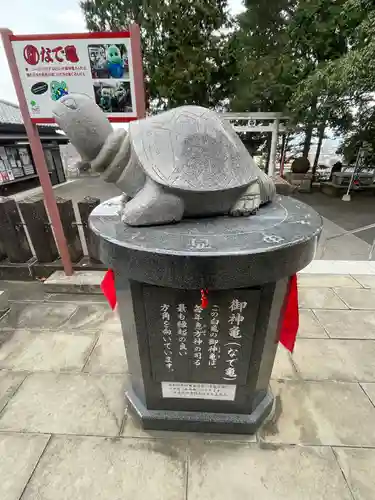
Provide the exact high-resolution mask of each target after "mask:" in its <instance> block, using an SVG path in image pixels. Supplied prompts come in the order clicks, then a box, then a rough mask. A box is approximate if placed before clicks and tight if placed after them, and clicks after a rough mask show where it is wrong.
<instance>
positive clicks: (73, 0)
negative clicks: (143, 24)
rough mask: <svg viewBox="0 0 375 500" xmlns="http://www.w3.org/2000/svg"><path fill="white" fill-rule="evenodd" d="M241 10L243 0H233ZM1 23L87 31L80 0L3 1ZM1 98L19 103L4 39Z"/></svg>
mask: <svg viewBox="0 0 375 500" xmlns="http://www.w3.org/2000/svg"><path fill="white" fill-rule="evenodd" d="M229 4H230V7H231V11H232V12H233V13H238V12H240V11H241V8H242V0H229ZM0 24H1V27H2V28H9V29H11V30H12V31H13V32H14V33H15V34H16V35H21V34H34V33H74V32H82V31H86V26H85V22H84V19H83V16H82V14H81V10H80V8H79V2H78V0H35V1H34V2H32V0H0ZM0 99H6V100H8V101H11V102H17V98H16V94H15V91H14V88H13V83H12V80H11V77H10V74H9V70H8V64H7V62H6V59H5V55H4V51H3V48H2V46H1V42H0Z"/></svg>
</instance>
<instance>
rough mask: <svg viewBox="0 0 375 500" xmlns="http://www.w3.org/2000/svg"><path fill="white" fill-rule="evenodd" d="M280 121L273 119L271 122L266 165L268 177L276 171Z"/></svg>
mask: <svg viewBox="0 0 375 500" xmlns="http://www.w3.org/2000/svg"><path fill="white" fill-rule="evenodd" d="M279 127H280V119H279V118H275V120H274V122H273V130H272V141H271V154H270V162H269V165H268V175H270V176H271V175H274V174H275V170H276V153H277V143H278V140H279Z"/></svg>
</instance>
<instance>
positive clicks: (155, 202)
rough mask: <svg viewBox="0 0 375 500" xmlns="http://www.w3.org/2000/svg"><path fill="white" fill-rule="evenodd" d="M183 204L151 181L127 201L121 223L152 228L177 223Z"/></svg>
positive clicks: (182, 213) (180, 217)
mask: <svg viewBox="0 0 375 500" xmlns="http://www.w3.org/2000/svg"><path fill="white" fill-rule="evenodd" d="M184 208H185V207H184V202H183V200H182V199H181V198H180V197H179V196H176V195H174V194H172V193H167V192H166V191H165V189H164V188H163V187H162V186H160V185H159V184H157V183H156V182H154V181H153V180H151V179H150V178H147V179H146V183H145V185H144V187H143V188H142V189H141V190H140V191H139V192H138V193H137V194H136V195H135V196H134V198H132V199H131V200H130V201H128V202H127V203H126V204H125V206H124V208H123V213H122V221H123V222H125V223H126V224H128V225H129V226H154V225H158V224H168V223H170V222H178V221H180V220H181V219H182V217H183V215H184Z"/></svg>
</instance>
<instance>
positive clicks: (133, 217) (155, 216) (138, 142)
mask: <svg viewBox="0 0 375 500" xmlns="http://www.w3.org/2000/svg"><path fill="white" fill-rule="evenodd" d="M54 116H55V119H56V122H57V124H58V125H59V126H60V127H61V129H62V130H63V131H64V132H65V133H66V134H67V136H68V137H69V139H70V140H71V142H72V144H73V145H74V146H75V147H76V149H77V150H78V152H79V153H80V155H81V156H82V159H83V160H84V161H89V162H90V163H91V167H92V169H93V170H94V171H98V172H101V173H102V176H103V178H104V179H105V180H106V181H107V182H113V183H115V184H116V185H117V186H118V187H119V188H120V189H121V190H122V191H123V193H124V197H123V200H124V203H123V213H122V220H123V221H124V222H125V223H126V224H129V225H131V226H147V225H156V224H166V223H171V222H177V221H180V220H181V219H182V218H183V217H204V216H214V215H226V214H230V215H232V216H249V215H252V214H254V213H256V211H257V210H258V208H259V207H260V206H261V205H262V204H265V203H268V202H270V201H272V199H273V197H274V195H275V192H276V190H275V186H274V184H273V181H272V180H271V178H269V177H268V176H267V175H266V174H264V173H263V172H262V171H261V170H260V169H259V168H258V167H257V166H256V165H255V163H254V161H253V159H252V157H251V156H250V155H249V153H248V151H247V150H246V148H245V146H244V145H243V144H242V142H241V140H240V138H239V137H238V135H237V134H236V132H235V131H234V130H233V128H232V126H231V125H230V124H228V123H226V122H225V121H224V120H221V119H220V116H219V115H218V114H217V113H215V112H213V111H210V110H208V109H205V108H202V107H199V106H182V107H179V108H175V109H172V110H170V111H166V112H164V113H161V114H159V115H155V116H152V117H150V118H146V119H143V120H138V121H134V122H131V123H130V125H129V131H128V132H126V130H124V129H117V130H113V128H112V126H111V124H110V123H109V122H108V120H107V118H106V117H105V115H104V113H103V112H102V111H101V110H100V108H99V107H98V106H97V105H96V104H95V102H94V101H93V100H92V99H91V98H90V97H88V96H86V95H83V94H69V95H67V96H64V97H62V98H61V99H60V100H59V101H58V102H57V103H56V105H55V108H54Z"/></svg>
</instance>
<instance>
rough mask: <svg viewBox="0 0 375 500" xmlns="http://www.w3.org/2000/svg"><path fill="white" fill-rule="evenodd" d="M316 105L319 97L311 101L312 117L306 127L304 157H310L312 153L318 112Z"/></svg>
mask: <svg viewBox="0 0 375 500" xmlns="http://www.w3.org/2000/svg"><path fill="white" fill-rule="evenodd" d="M316 106H317V99H316V98H315V99H313V101H312V103H311V110H310V119H309V121H308V124H307V126H306V129H305V141H304V143H303V151H302V156H303V157H304V158H308V157H309V153H310V146H311V139H312V136H313V131H314V120H315V114H316Z"/></svg>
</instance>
